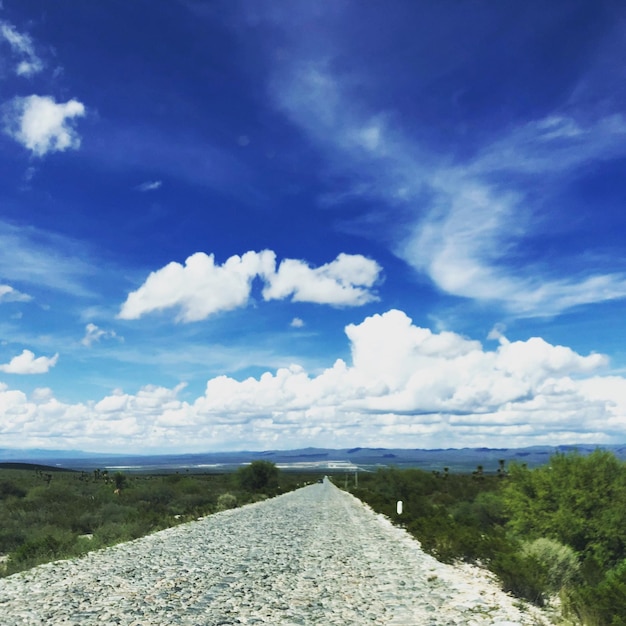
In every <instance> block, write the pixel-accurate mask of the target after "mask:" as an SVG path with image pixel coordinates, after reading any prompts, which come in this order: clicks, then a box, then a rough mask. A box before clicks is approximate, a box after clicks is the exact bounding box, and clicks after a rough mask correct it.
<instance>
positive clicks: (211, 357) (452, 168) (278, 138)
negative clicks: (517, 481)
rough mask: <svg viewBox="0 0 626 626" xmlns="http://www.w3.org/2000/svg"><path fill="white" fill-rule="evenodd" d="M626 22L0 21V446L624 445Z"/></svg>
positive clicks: (389, 9) (261, 2)
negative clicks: (625, 62)
mask: <svg viewBox="0 0 626 626" xmlns="http://www.w3.org/2000/svg"><path fill="white" fill-rule="evenodd" d="M625 34H626V6H624V5H623V3H621V2H617V1H612V0H606V1H605V0H600V1H597V0H577V1H573V2H572V1H571V0H567V1H565V0H554V1H553V2H550V3H545V2H539V1H537V0H535V1H532V0H531V1H525V2H521V1H519V2H517V1H515V2H507V3H496V2H482V1H480V0H467V1H466V2H458V1H457V0H441V1H439V2H436V3H433V2H413V1H410V0H396V1H394V2H390V3H385V4H381V3H363V2H356V0H336V1H333V2H309V1H300V0H292V1H290V2H283V1H270V0H255V1H254V2H242V1H239V0H211V1H204V0H172V1H169V2H153V1H148V0H135V1H133V2H126V1H123V0H109V1H108V2H106V3H91V2H75V1H73V0H57V1H56V2H54V3H50V2H48V1H47V0H2V1H1V2H0V85H1V88H0V125H1V131H2V132H1V133H0V171H1V172H2V173H1V174H0V448H2V447H5V448H27V447H37V448H46V449H81V450H87V451H99V452H200V451H219V450H243V449H252V450H265V449H290V448H298V447H306V446H323V447H335V448H340V447H353V446H368V447H401V448H441V447H445V448H451V447H457V448H460V447H474V446H487V447H522V446H528V445H536V444H547V445H558V444H575V443H624V442H626V347H625V346H624V337H626V332H625V330H626V318H625V316H624V310H625V305H626V240H625V237H624V233H625V232H626V212H625V211H624V203H625V201H626V177H625V176H624V167H625V165H626V113H625V106H626V80H625V78H626V77H625V74H626V64H624V61H623V60H624V58H625V53H626V36H625Z"/></svg>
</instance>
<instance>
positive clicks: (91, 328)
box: [81, 322, 122, 348]
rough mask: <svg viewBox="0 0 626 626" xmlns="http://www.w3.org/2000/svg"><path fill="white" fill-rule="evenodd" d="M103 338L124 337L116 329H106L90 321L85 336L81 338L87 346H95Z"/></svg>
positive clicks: (82, 342)
mask: <svg viewBox="0 0 626 626" xmlns="http://www.w3.org/2000/svg"><path fill="white" fill-rule="evenodd" d="M103 339H120V340H121V339H122V338H121V337H119V336H118V335H117V333H116V332H115V331H114V330H104V329H102V328H99V327H98V326H96V324H93V323H92V322H90V323H89V324H87V325H86V326H85V336H84V337H83V338H82V339H81V344H82V345H83V346H85V347H87V348H90V347H91V346H93V344H94V343H98V342H99V341H101V340H103Z"/></svg>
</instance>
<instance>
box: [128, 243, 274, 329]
mask: <svg viewBox="0 0 626 626" xmlns="http://www.w3.org/2000/svg"><path fill="white" fill-rule="evenodd" d="M274 263H275V257H274V253H273V252H271V251H269V250H264V251H263V252H246V253H245V254H244V255H243V256H238V255H235V256H232V257H230V258H229V259H227V260H226V261H225V263H224V264H223V265H216V264H215V257H214V256H213V255H212V254H211V255H207V254H205V253H204V252H197V253H196V254H193V255H192V256H190V257H189V258H188V259H187V260H186V261H185V265H181V264H180V263H175V262H172V263H169V264H168V265H166V266H165V267H163V268H161V269H160V270H157V271H156V272H152V273H151V274H150V275H149V276H148V278H147V280H146V282H145V283H144V284H143V285H142V286H141V287H139V289H137V290H136V291H133V292H132V293H130V294H129V295H128V298H127V299H126V302H124V304H123V305H122V308H121V310H120V313H119V317H120V318H121V319H139V318H140V317H141V316H142V315H145V314H146V313H151V312H153V311H161V310H164V309H168V308H172V307H175V308H178V309H180V313H179V315H178V317H177V319H178V320H179V321H183V322H195V321H198V320H203V319H205V318H207V317H208V316H209V315H212V314H214V313H220V312H222V311H229V310H232V309H235V308H238V307H241V306H244V305H245V304H246V303H247V302H248V298H249V296H250V290H251V285H252V280H253V279H254V278H255V276H257V275H259V274H261V275H265V274H266V273H271V272H272V271H273V268H274Z"/></svg>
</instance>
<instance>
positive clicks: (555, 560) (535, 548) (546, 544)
mask: <svg viewBox="0 0 626 626" xmlns="http://www.w3.org/2000/svg"><path fill="white" fill-rule="evenodd" d="M521 553H522V555H523V556H524V557H530V558H533V559H535V560H536V561H537V562H538V563H539V564H540V566H541V567H542V569H543V570H544V572H545V581H546V588H545V590H546V592H547V593H552V594H555V593H558V592H559V591H561V589H563V588H564V587H568V586H570V585H571V584H572V583H573V582H574V580H575V578H576V574H577V573H578V570H579V569H580V563H579V561H578V557H577V556H576V553H575V552H574V550H572V549H571V548H570V547H569V546H564V545H563V544H562V543H559V542H558V541H555V540H553V539H546V538H541V539H535V541H529V542H525V543H523V544H522V549H521Z"/></svg>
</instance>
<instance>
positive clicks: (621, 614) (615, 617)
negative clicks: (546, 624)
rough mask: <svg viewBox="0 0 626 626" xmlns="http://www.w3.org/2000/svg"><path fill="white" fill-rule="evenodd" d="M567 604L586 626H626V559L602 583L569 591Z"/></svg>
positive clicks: (570, 610) (571, 611)
mask: <svg viewBox="0 0 626 626" xmlns="http://www.w3.org/2000/svg"><path fill="white" fill-rule="evenodd" d="M564 604H565V608H566V611H567V613H568V614H570V615H573V616H575V617H576V618H577V619H578V620H580V622H581V623H582V624H584V626H626V560H624V561H622V562H621V563H620V564H619V565H618V566H617V567H615V568H613V569H612V570H610V571H609V572H607V574H606V575H605V577H604V579H603V580H602V581H601V582H600V583H599V584H597V585H595V586H580V587H577V588H575V589H573V590H572V591H570V592H568V593H567V594H566V598H565V603H564Z"/></svg>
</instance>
